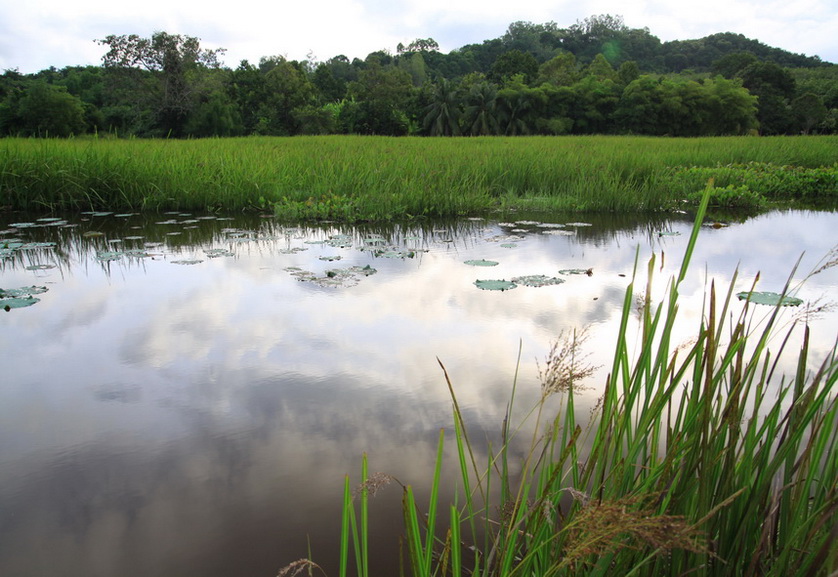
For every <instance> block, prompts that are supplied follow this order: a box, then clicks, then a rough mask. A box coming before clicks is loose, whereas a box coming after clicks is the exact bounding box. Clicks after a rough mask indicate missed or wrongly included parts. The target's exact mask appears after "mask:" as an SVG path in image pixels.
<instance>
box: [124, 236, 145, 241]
mask: <svg viewBox="0 0 838 577" xmlns="http://www.w3.org/2000/svg"><path fill="white" fill-rule="evenodd" d="M144 238H145V237H144V236H126V237H125V240H143V239H144Z"/></svg>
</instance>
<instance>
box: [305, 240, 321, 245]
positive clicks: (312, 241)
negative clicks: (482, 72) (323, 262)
mask: <svg viewBox="0 0 838 577" xmlns="http://www.w3.org/2000/svg"><path fill="white" fill-rule="evenodd" d="M305 244H326V241H325V240H307V241H305Z"/></svg>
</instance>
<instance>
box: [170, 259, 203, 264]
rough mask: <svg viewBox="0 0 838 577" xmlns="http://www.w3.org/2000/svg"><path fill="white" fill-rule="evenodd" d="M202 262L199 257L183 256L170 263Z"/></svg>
mask: <svg viewBox="0 0 838 577" xmlns="http://www.w3.org/2000/svg"><path fill="white" fill-rule="evenodd" d="M202 262H204V261H203V260H201V259H199V258H183V259H180V260H173V261H172V264H184V265H191V264H201V263H202Z"/></svg>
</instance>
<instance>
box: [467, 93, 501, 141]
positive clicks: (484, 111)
mask: <svg viewBox="0 0 838 577" xmlns="http://www.w3.org/2000/svg"><path fill="white" fill-rule="evenodd" d="M497 101H498V91H497V88H495V85H494V84H489V83H488V82H481V83H479V84H475V85H474V86H472V87H471V90H469V93H468V96H467V97H466V102H467V106H466V110H465V124H464V125H465V127H466V129H467V132H468V134H470V135H472V136H487V135H491V134H498V132H500V126H499V124H498V118H497Z"/></svg>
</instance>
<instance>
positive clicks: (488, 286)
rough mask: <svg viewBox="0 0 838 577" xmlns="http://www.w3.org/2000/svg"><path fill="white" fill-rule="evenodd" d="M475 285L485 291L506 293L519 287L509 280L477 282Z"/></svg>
mask: <svg viewBox="0 0 838 577" xmlns="http://www.w3.org/2000/svg"><path fill="white" fill-rule="evenodd" d="M474 285H475V286H476V287H477V288H479V289H481V290H484V291H506V290H512V289H514V288H517V287H518V285H516V284H515V283H514V282H510V281H508V280H476V281H474Z"/></svg>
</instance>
